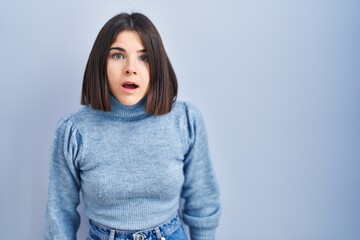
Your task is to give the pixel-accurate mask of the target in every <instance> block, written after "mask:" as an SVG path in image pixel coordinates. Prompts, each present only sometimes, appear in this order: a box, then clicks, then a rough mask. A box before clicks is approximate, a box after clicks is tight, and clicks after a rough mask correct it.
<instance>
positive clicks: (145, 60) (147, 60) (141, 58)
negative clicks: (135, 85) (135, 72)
mask: <svg viewBox="0 0 360 240" xmlns="http://www.w3.org/2000/svg"><path fill="white" fill-rule="evenodd" d="M139 59H140V60H141V61H144V62H149V59H148V56H147V55H142V56H140V57H139Z"/></svg>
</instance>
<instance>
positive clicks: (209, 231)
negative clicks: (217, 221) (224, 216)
mask: <svg viewBox="0 0 360 240" xmlns="http://www.w3.org/2000/svg"><path fill="white" fill-rule="evenodd" d="M190 236H191V240H214V239H215V228H193V227H192V228H190Z"/></svg>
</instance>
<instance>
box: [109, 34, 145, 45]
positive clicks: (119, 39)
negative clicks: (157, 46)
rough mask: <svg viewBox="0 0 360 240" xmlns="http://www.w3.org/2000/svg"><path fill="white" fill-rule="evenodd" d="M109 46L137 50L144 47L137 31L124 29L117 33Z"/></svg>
mask: <svg viewBox="0 0 360 240" xmlns="http://www.w3.org/2000/svg"><path fill="white" fill-rule="evenodd" d="M111 47H122V48H124V49H125V50H132V49H135V50H139V49H143V48H144V43H143V40H142V38H141V37H140V34H139V33H138V32H136V31H130V30H124V31H121V32H120V33H118V35H117V36H116V37H115V39H114V42H113V43H112V44H111Z"/></svg>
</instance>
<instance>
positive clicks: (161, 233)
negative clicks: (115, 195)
mask: <svg viewBox="0 0 360 240" xmlns="http://www.w3.org/2000/svg"><path fill="white" fill-rule="evenodd" d="M186 239H187V238H186V235H185V232H184V228H183V225H182V223H181V220H180V217H179V214H176V215H175V216H174V217H172V218H170V219H169V220H168V221H166V222H165V223H163V224H161V225H160V226H158V227H155V228H153V229H147V230H141V231H124V230H117V229H111V228H108V227H105V226H103V225H101V224H98V223H96V222H94V221H92V220H90V233H89V236H88V238H87V240H186Z"/></svg>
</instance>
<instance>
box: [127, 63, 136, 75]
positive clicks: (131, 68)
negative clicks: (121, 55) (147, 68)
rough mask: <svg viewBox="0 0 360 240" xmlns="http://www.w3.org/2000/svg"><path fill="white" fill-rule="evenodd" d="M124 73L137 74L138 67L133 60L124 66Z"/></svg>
mask: <svg viewBox="0 0 360 240" xmlns="http://www.w3.org/2000/svg"><path fill="white" fill-rule="evenodd" d="M124 73H125V74H126V75H132V74H134V75H137V71H136V68H135V66H134V64H133V63H132V62H131V61H129V62H128V64H127V66H126V67H125V68H124Z"/></svg>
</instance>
